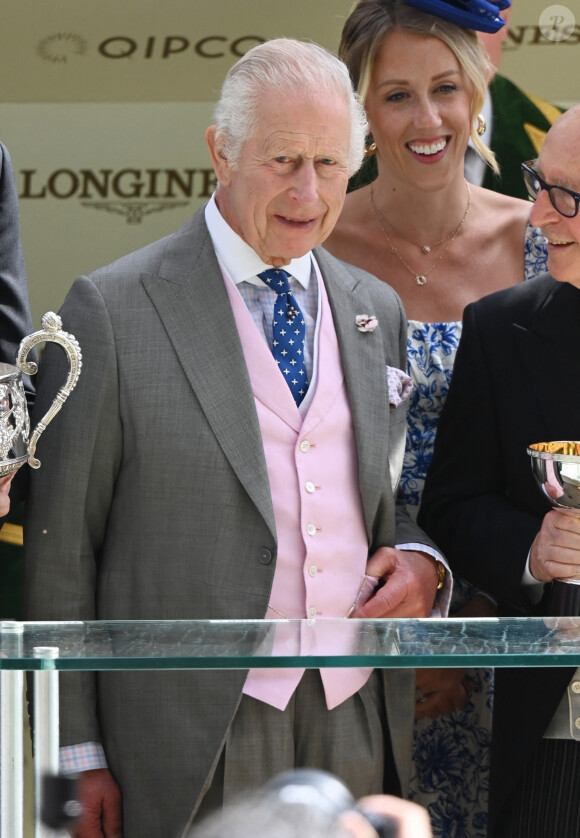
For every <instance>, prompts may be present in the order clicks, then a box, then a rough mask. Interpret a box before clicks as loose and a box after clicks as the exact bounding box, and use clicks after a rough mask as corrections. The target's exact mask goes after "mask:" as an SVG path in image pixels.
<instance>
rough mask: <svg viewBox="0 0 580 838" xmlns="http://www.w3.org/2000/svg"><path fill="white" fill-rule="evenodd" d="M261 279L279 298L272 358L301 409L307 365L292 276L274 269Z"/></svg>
mask: <svg viewBox="0 0 580 838" xmlns="http://www.w3.org/2000/svg"><path fill="white" fill-rule="evenodd" d="M258 276H259V277H260V279H261V280H262V281H263V282H265V283H266V285H267V286H268V287H269V288H271V289H272V291H275V292H276V295H277V296H276V300H275V302H274V313H273V319H272V354H273V355H274V358H275V360H276V363H277V364H278V366H279V367H280V371H281V372H282V374H283V376H284V378H285V379H286V383H287V384H288V387H290V390H291V392H292V395H293V396H294V401H295V402H296V404H297V405H299V404H300V402H301V401H302V399H303V398H304V396H305V395H306V391H307V389H308V377H307V375H306V366H305V364H304V337H305V335H306V328H305V325H304V315H303V314H302V312H301V310H300V306H299V305H298V303H297V302H296V300H295V298H294V295H293V294H292V293H291V292H290V284H289V282H288V280H289V278H290V274H289V273H287V272H286V271H283V270H282V269H281V268H271V269H270V270H268V271H263V272H262V273H261V274H258Z"/></svg>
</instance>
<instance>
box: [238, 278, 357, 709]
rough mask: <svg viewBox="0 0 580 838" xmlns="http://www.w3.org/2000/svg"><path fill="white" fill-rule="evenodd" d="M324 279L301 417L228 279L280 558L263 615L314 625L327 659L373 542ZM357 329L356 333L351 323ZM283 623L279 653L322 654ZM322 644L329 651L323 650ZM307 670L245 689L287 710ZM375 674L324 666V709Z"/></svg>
mask: <svg viewBox="0 0 580 838" xmlns="http://www.w3.org/2000/svg"><path fill="white" fill-rule="evenodd" d="M318 282H319V286H320V291H321V310H320V327H319V337H318V364H317V367H318V370H317V376H316V379H315V383H314V385H311V387H312V386H315V388H316V389H315V392H314V393H313V394H312V395H311V401H310V404H309V406H308V409H307V412H306V414H305V415H304V417H302V416H301V414H300V412H299V410H298V408H297V407H296V404H295V402H294V399H293V398H292V394H291V392H290V389H289V387H288V385H287V384H286V382H285V381H284V379H283V377H282V375H281V374H280V371H279V369H278V367H277V365H276V362H275V361H274V358H273V356H272V353H271V350H270V348H269V347H268V345H267V344H266V342H265V341H264V338H263V335H261V334H260V332H259V330H258V329H257V327H256V325H255V323H254V321H253V320H252V317H251V315H250V313H249V311H248V309H247V307H246V305H245V303H244V301H243V299H242V298H241V297H240V295H239V293H238V292H237V290H236V289H235V287H234V285H233V284H232V283H231V282H230V281H229V280H227V279H226V280H225V284H226V288H227V291H228V295H229V298H230V302H231V304H232V309H233V313H234V317H235V320H236V324H237V328H238V332H239V335H240V339H241V342H242V347H243V351H244V356H245V359H246V364H247V367H248V371H249V375H250V380H251V384H252V390H253V394H254V399H255V402H256V409H257V411H258V419H259V422H260V429H261V432H262V439H263V443H264V451H265V456H266V464H267V468H268V476H269V480H270V490H271V494H272V501H273V506H274V515H275V520H276V534H277V538H278V554H277V561H276V570H275V575H274V581H273V585H272V591H271V595H270V603H269V608H268V612H267V615H266V616H267V618H269V619H278V620H280V619H282V620H283V619H284V618H289V619H303V618H306V617H308V618H311V619H315V620H316V632H315V635H316V640H315V642H316V644H317V648H318V653H319V654H324V651H325V650H326V651H328V650H329V649H330V648H332V646H333V638H332V636H330V637H328V638H327V640H328V643H327V644H325V643H324V640H322V638H323V636H324V627H323V626H321V625H320V621H321V620H323V619H324V618H325V617H345V618H346V616H347V614H348V613H349V610H350V609H351V608H352V606H353V604H354V602H355V600H356V599H357V595H358V593H359V591H360V589H361V585H362V584H363V580H364V574H365V566H366V561H367V556H368V541H367V535H366V528H365V521H364V515H363V510H362V503H361V498H360V492H359V482H358V459H357V451H356V444H355V437H354V429H353V421H352V414H351V410H350V404H349V400H348V396H347V391H346V385H345V382H344V374H343V370H342V363H341V358H340V351H339V346H338V341H337V338H336V332H335V329H334V323H333V319H332V312H331V309H330V304H329V302H328V298H327V296H326V290H325V288H324V283H323V281H322V278H321V277H320V275H319V277H318ZM352 327H353V329H354V328H356V327H355V323H354V321H353V324H352ZM355 623H356V621H353V626H352V628H353V630H355V629H356V626H355V625H354V624H355ZM284 625H285V624H282V625H281V626H280V631H279V632H278V631H277V638H276V641H275V642H276V650H275V651H276V653H281V654H286V653H290V654H292V653H293V652H295V651H296V648H297V644H299V645H300V648H302V649H303V650H304V649H307V650H308V651H309V652H310V653H311V654H316V653H317V652H316V649H315V648H313V646H312V641H311V640H310V638H309V637H308V634H309V631H308V628H305V630H304V631H303V633H302V636H301V637H299V638H297V637H296V636H295V635H296V632H295V631H292V630H290V631H288V630H286V631H284ZM287 629H288V627H287ZM290 629H292V627H290ZM313 634H314V632H313ZM278 635H280V636H278ZM321 641H322V642H323V645H324V646H325V649H320V643H321ZM288 644H290V646H288ZM334 646H336V643H335V644H334ZM284 647H285V651H282V649H284ZM290 647H291V648H290ZM342 651H348V650H342ZM303 672H304V670H303V669H284V670H280V669H258V670H252V671H251V672H250V673H249V674H248V678H247V680H246V684H245V687H244V692H245V693H246V694H247V695H251V696H253V697H254V698H257V699H259V700H261V701H264V702H266V703H268V704H271V705H273V706H274V707H278V708H279V709H281V710H283V709H284V708H285V707H286V705H287V704H288V701H289V700H290V698H291V696H292V694H293V693H294V690H295V689H296V687H297V685H298V683H299V681H300V679H301V677H302V674H303ZM370 672H371V670H370V669H364V670H363V669H322V670H321V678H322V682H323V685H324V690H325V695H326V702H327V706H328V708H329V709H332V708H333V707H335V706H336V705H338V704H340V703H341V702H342V701H344V700H345V699H346V698H348V697H349V696H351V695H353V694H354V693H355V692H357V690H359V689H360V688H361V687H362V686H363V684H364V683H365V682H366V680H367V679H368V677H369V674H370Z"/></svg>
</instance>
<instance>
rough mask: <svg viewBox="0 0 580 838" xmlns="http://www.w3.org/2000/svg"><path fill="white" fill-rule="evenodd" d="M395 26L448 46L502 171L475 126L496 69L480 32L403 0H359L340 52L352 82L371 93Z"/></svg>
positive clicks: (486, 154)
mask: <svg viewBox="0 0 580 838" xmlns="http://www.w3.org/2000/svg"><path fill="white" fill-rule="evenodd" d="M393 31H403V32H411V33H412V34H415V35H431V36H434V37H435V38H439V39H440V40H441V41H443V43H444V44H445V45H446V46H448V47H449V49H450V50H451V52H452V53H453V54H454V55H455V57H456V58H457V61H458V62H459V65H460V66H461V67H462V68H463V70H464V71H465V73H466V74H467V76H468V77H469V79H470V80H471V82H472V84H473V88H474V97H473V102H472V107H471V126H470V134H471V140H472V142H473V145H474V146H475V148H476V150H477V151H478V153H479V154H480V155H481V157H483V159H484V160H485V162H486V163H487V164H488V166H490V167H491V168H492V169H493V171H494V172H496V173H497V172H499V166H498V164H497V161H496V159H495V154H494V153H493V151H492V150H491V149H490V148H489V147H488V146H487V145H486V144H485V143H484V142H483V140H482V139H481V138H480V137H479V135H478V134H477V131H476V129H475V118H476V116H477V115H478V114H479V112H480V110H481V108H482V106H483V102H484V100H485V95H486V91H487V76H488V74H489V73H490V72H491V65H490V62H489V59H488V58H487V54H486V52H485V50H484V48H483V46H482V44H481V42H480V40H479V38H478V37H477V33H476V32H474V31H473V30H471V29H466V28H464V27H463V26H457V25H456V24H455V23H451V22H450V21H447V20H443V19H442V18H439V17H435V16H434V15H431V14H429V13H428V12H424V11H422V10H421V9H417V8H415V7H414V6H409V5H408V4H407V3H405V2H403V0H359V1H358V2H357V4H356V6H355V7H354V9H353V10H352V11H351V13H350V15H349V17H348V19H347V21H346V23H345V25H344V28H343V30H342V37H341V41H340V47H339V50H338V54H339V55H340V57H341V58H342V60H343V61H344V62H345V63H346V65H347V67H348V69H349V72H350V76H351V79H352V83H353V85H354V87H355V88H356V90H357V91H358V93H359V95H360V96H361V98H362V99H363V100H364V99H365V97H366V95H367V93H368V89H369V84H370V79H371V75H372V72H373V67H374V63H375V60H376V57H377V55H378V52H379V49H380V47H381V45H382V43H383V41H384V40H385V38H386V37H387V35H389V34H390V33H391V32H393Z"/></svg>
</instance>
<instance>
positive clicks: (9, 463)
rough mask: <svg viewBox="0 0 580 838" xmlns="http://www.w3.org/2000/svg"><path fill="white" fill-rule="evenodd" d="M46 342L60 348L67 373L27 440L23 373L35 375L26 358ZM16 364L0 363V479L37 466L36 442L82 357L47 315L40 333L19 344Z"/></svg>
mask: <svg viewBox="0 0 580 838" xmlns="http://www.w3.org/2000/svg"><path fill="white" fill-rule="evenodd" d="M47 341H52V342H54V343H58V344H59V345H60V346H62V348H63V349H64V351H65V354H66V356H67V358H68V363H69V371H68V376H67V379H66V382H65V384H64V386H63V387H61V389H60V390H59V391H58V393H57V394H56V397H55V399H54V401H53V403H52V405H51V406H50V409H49V410H48V411H47V413H46V414H45V415H44V416H43V417H42V419H41V420H40V421H39V422H38V424H37V425H36V428H35V429H34V431H33V433H32V436H30V419H29V416H28V407H27V404H26V394H25V392H24V386H23V384H22V373H26V374H27V375H34V373H35V372H36V370H37V365H36V364H35V363H34V362H30V361H27V360H26V358H27V357H28V353H29V352H30V350H31V349H32V347H33V346H36V344H37V343H45V342H47ZM16 363H17V366H12V364H1V363H0V477H6V476H7V475H9V474H12V473H13V472H15V471H17V470H18V469H19V468H20V466H21V465H23V464H24V463H25V462H28V463H29V465H31V466H32V468H38V467H39V466H40V462H39V460H37V459H36V457H35V456H34V454H35V451H36V445H37V442H38V439H39V437H40V435H41V433H42V432H43V431H44V430H45V429H46V427H47V426H48V424H49V422H51V421H52V420H53V419H54V417H55V416H56V414H57V413H58V412H59V410H60V409H61V407H62V406H63V404H64V403H65V401H66V400H67V398H68V397H69V395H70V394H71V393H72V391H73V389H74V387H75V385H76V383H77V381H78V377H79V375H80V372H81V366H82V356H81V350H80V347H79V345H78V343H77V341H76V339H75V338H74V337H73V336H72V335H69V334H68V333H67V332H63V331H62V321H61V319H60V317H59V316H58V315H57V314H54V313H53V312H52V311H49V312H47V313H46V314H45V315H44V317H43V318H42V329H41V330H40V331H38V332H34V333H33V334H31V335H28V337H25V338H24V340H23V341H22V342H21V344H20V347H19V349H18V353H17V356H16Z"/></svg>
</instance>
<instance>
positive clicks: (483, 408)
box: [419, 106, 580, 838]
mask: <svg viewBox="0 0 580 838" xmlns="http://www.w3.org/2000/svg"><path fill="white" fill-rule="evenodd" d="M522 171H523V175H524V181H525V183H526V187H527V189H528V192H529V194H530V197H531V198H532V200H534V201H535V203H534V205H533V207H532V211H531V217H530V221H531V223H532V224H533V225H534V226H538V227H541V228H542V232H543V233H544V235H545V236H546V237H547V239H548V268H549V274H544V275H543V276H541V277H538V278H536V279H533V280H531V281H529V282H525V283H522V284H519V285H516V286H513V287H511V288H508V289H506V290H504V291H500V292H498V293H496V294H492V295H490V296H488V297H485V298H483V299H481V300H479V301H478V302H476V303H474V304H472V305H470V306H468V307H467V308H466V310H465V313H464V320H463V323H464V325H463V334H462V338H461V344H460V347H459V350H458V353H457V360H456V363H455V367H454V373H453V381H452V384H451V388H450V391H449V396H448V399H447V403H446V405H445V409H444V411H443V415H442V417H441V421H440V423H439V427H438V431H437V440H436V444H435V453H434V457H433V463H432V467H431V470H430V472H429V474H428V476H427V482H426V485H425V490H424V493H423V505H422V507H421V510H420V513H419V522H420V524H421V526H422V527H423V528H424V529H425V530H426V531H427V532H428V533H429V535H431V537H432V538H434V539H435V541H436V542H437V543H438V545H439V546H440V548H441V549H442V550H443V551H444V552H445V554H446V556H447V558H448V560H449V563H450V565H451V567H452V569H453V570H454V572H457V573H459V574H460V575H462V576H464V577H465V578H467V579H469V580H470V581H471V582H473V583H475V584H476V585H478V586H480V587H481V588H482V589H483V590H486V591H487V592H488V593H489V594H490V595H491V596H492V597H494V598H495V599H496V600H497V601H498V603H499V606H500V613H501V614H503V615H506V616H509V615H513V616H522V615H545V614H548V613H550V606H549V605H548V603H549V600H550V589H551V587H552V585H551V582H552V580H554V579H580V517H577V515H576V513H575V511H574V510H563V509H553V508H552V507H551V506H550V504H549V502H548V500H547V499H546V498H544V496H543V494H542V492H541V491H540V489H539V488H538V487H537V485H536V483H535V480H534V477H533V475H532V470H531V467H530V462H529V457H528V454H527V451H526V449H527V446H528V445H529V444H531V443H535V442H548V441H554V440H579V439H580V214H579V212H578V210H579V205H580V106H576V107H575V108H572V109H571V110H570V111H568V112H566V113H565V114H564V115H563V116H561V117H560V119H558V120H557V122H556V123H555V124H554V126H553V127H552V128H551V129H550V131H549V132H548V134H547V137H546V140H545V142H544V145H543V146H542V150H541V153H540V156H539V158H538V160H536V161H532V162H529V163H525V164H523V165H522ZM475 264H476V263H474V267H475ZM579 696H580V673H577V672H575V671H574V670H573V669H572V670H570V669H560V668H554V669H536V670H534V669H503V668H502V669H499V670H498V671H497V672H496V694H495V706H494V722H493V744H492V767H491V781H490V782H491V788H490V813H489V818H490V823H489V831H488V834H489V835H490V836H491V837H492V838H508V836H509V838H520V837H522V838H523V836H526V838H540V836H541V838H576V837H577V836H580V795H579V794H578V788H579V783H580V729H579V728H578V727H577V726H576V724H577V722H578V724H580V697H579Z"/></svg>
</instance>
